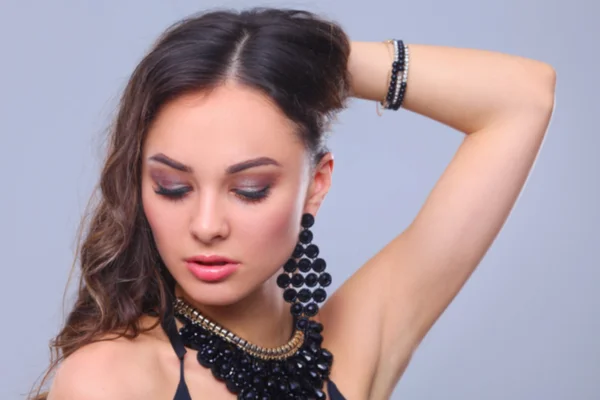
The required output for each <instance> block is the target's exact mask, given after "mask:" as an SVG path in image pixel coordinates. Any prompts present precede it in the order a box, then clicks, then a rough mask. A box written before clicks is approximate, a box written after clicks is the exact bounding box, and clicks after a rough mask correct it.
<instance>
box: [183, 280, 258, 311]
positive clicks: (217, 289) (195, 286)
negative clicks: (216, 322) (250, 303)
mask: <svg viewBox="0 0 600 400" xmlns="http://www.w3.org/2000/svg"><path fill="white" fill-rule="evenodd" d="M180 286H181V288H182V289H183V291H184V292H185V296H186V297H187V298H188V300H191V301H193V302H195V303H198V304H201V305H204V306H214V307H225V306H230V305H232V304H236V303H238V302H240V301H242V300H243V299H244V298H245V297H246V296H247V293H246V292H245V291H244V290H243V289H242V288H240V287H239V285H236V284H235V282H233V280H225V281H222V282H214V283H205V282H201V281H191V282H185V283H184V284H183V285H182V284H180Z"/></svg>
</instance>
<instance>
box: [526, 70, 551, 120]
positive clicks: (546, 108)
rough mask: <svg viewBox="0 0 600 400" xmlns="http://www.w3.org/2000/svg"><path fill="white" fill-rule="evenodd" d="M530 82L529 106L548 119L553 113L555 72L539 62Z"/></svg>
mask: <svg viewBox="0 0 600 400" xmlns="http://www.w3.org/2000/svg"><path fill="white" fill-rule="evenodd" d="M530 82H532V83H533V85H532V88H531V91H530V93H531V96H530V100H531V105H532V107H533V109H534V110H535V111H537V112H539V113H541V114H542V115H544V116H546V117H547V118H549V117H550V116H551V115H552V112H553V111H554V101H555V90H556V71H555V70H554V68H553V67H552V66H551V65H549V64H546V63H542V62H539V63H537V65H536V66H535V68H534V70H533V72H532V76H531V78H530Z"/></svg>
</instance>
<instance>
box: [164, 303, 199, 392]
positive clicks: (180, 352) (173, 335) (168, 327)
mask: <svg viewBox="0 0 600 400" xmlns="http://www.w3.org/2000/svg"><path fill="white" fill-rule="evenodd" d="M161 325H162V327H163V329H164V331H165V333H166V334H167V336H168V337H169V341H170V342H171V346H173V349H174V350H175V354H177V357H178V358H179V384H178V385H177V391H176V392H175V397H174V399H173V400H192V397H191V396H190V392H189V390H188V387H187V385H186V383H185V375H184V372H183V370H184V368H183V360H184V356H185V353H186V352H187V350H186V349H185V346H184V345H183V341H182V340H181V337H180V336H179V332H177V325H176V324H175V316H174V314H173V305H172V302H171V301H170V299H169V300H168V301H167V310H166V313H165V317H164V319H163V320H162V321H161Z"/></svg>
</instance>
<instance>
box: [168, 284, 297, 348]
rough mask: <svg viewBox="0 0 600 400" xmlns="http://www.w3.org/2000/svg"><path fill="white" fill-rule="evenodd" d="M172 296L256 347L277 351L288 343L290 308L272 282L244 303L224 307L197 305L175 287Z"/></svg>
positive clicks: (292, 329) (291, 333)
mask: <svg viewBox="0 0 600 400" xmlns="http://www.w3.org/2000/svg"><path fill="white" fill-rule="evenodd" d="M175 295H176V296H177V297H181V298H182V299H184V300H185V301H186V302H187V303H188V304H189V305H191V306H192V307H194V308H195V309H196V310H198V312H200V314H202V315H203V316H205V317H206V318H208V319H210V320H211V321H213V322H214V323H215V324H218V325H220V326H221V327H223V328H225V329H227V330H229V331H231V332H233V333H235V334H236V335H238V336H239V337H241V338H242V339H244V340H246V341H248V342H250V343H253V344H256V345H258V346H262V347H278V346H281V345H283V344H285V343H287V341H288V340H290V338H291V337H292V335H293V331H294V327H293V318H292V315H291V313H290V307H289V304H288V303H286V302H285V301H284V300H283V298H282V295H281V289H279V288H278V287H277V285H276V284H275V282H271V280H269V281H267V282H265V284H264V285H262V286H261V287H260V288H259V289H258V290H256V291H255V292H253V293H251V294H250V295H249V296H247V297H245V298H244V299H243V300H241V301H239V302H237V303H235V304H230V305H226V306H212V305H205V304H199V303H198V302H195V301H194V300H192V299H191V298H190V296H188V295H187V294H186V293H185V292H184V291H183V290H182V288H181V287H180V286H179V285H177V286H176V287H175Z"/></svg>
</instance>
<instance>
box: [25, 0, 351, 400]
mask: <svg viewBox="0 0 600 400" xmlns="http://www.w3.org/2000/svg"><path fill="white" fill-rule="evenodd" d="M349 52H350V45H349V42H348V39H347V37H346V35H345V34H344V32H343V31H342V29H341V28H340V27H339V26H338V25H337V24H335V23H333V22H331V21H325V20H322V19H320V18H319V17H317V16H315V15H314V14H312V13H309V12H306V11H298V10H278V9H270V8H260V9H258V8H256V9H252V10H247V11H243V12H235V11H212V12H209V13H204V14H201V15H196V16H192V17H190V18H187V19H184V20H182V21H180V22H177V23H176V24H174V25H172V26H170V27H169V28H168V29H167V30H166V31H165V32H164V33H163V34H162V35H161V37H160V38H159V39H158V41H157V42H156V43H155V44H154V46H153V47H152V48H151V49H150V51H149V52H148V54H147V55H146V56H145V57H144V58H143V59H142V61H141V62H140V63H139V65H138V66H137V67H136V69H135V71H134V72H133V74H132V76H131V78H130V80H129V82H128V84H127V86H126V88H125V90H124V93H123V95H122V98H121V101H120V105H119V109H118V113H117V116H116V119H115V122H114V124H113V126H112V128H111V130H110V135H109V143H108V154H107V158H106V160H105V163H104V167H103V169H102V173H101V177H100V183H99V187H98V189H99V190H98V194H99V197H98V201H97V203H96V204H94V205H93V208H92V210H93V211H92V213H91V215H90V219H89V221H85V220H84V221H83V222H82V224H83V225H82V226H85V227H86V228H83V229H82V235H81V238H82V240H81V245H80V246H79V248H78V257H77V258H78V265H79V267H80V281H79V288H78V293H77V299H76V301H75V304H74V305H73V308H72V310H71V311H70V313H69V314H68V317H67V319H66V321H65V325H64V327H63V328H62V330H61V331H60V332H59V333H58V335H57V336H56V337H55V338H54V339H53V340H52V341H51V343H50V348H51V353H52V358H51V363H50V367H49V368H48V370H47V372H46V374H45V375H44V377H43V378H42V380H41V383H40V384H39V385H38V387H37V389H36V390H35V395H33V396H32V397H30V398H32V399H38V400H45V399H46V397H47V393H42V394H40V392H41V390H42V388H43V386H44V384H45V382H46V381H47V380H48V378H49V376H50V375H51V373H52V372H53V370H55V368H56V367H57V365H58V364H59V363H60V362H61V361H62V360H64V359H65V358H66V357H68V356H69V355H71V354H72V353H73V352H75V351H76V350H77V349H79V348H81V347H83V346H85V345H87V344H89V343H92V342H95V341H97V340H101V339H102V338H103V337H105V336H106V334H109V333H110V334H113V333H114V334H116V336H115V337H122V336H125V337H129V338H134V337H136V336H138V335H139V334H140V333H141V332H143V331H144V328H142V326H141V325H140V317H141V316H142V315H143V314H145V313H153V314H154V315H157V316H160V317H163V316H164V313H165V309H166V301H167V299H168V291H170V290H172V286H173V278H172V277H171V276H170V274H169V273H168V271H167V269H166V268H165V266H164V265H163V263H162V260H161V258H160V256H159V254H158V251H157V249H156V246H155V244H154V241H153V238H152V233H151V231H150V226H149V224H148V221H147V220H146V217H145V215H144V212H143V209H142V204H141V193H140V181H141V166H142V161H141V153H142V145H143V143H144V139H145V136H146V132H147V131H148V128H149V127H150V125H151V123H152V122H153V119H154V117H155V115H156V113H157V112H158V110H159V109H160V107H162V106H163V105H164V104H165V103H166V102H168V101H170V100H172V99H174V98H175V97H177V96H180V95H182V94H184V93H189V92H195V91H203V90H210V89H211V88H214V87H216V86H217V85H219V84H221V83H223V82H224V81H226V80H230V79H234V80H236V81H237V82H239V83H241V84H244V85H247V86H250V87H252V88H255V89H257V90H260V91H261V92H263V93H264V94H266V95H268V96H269V97H270V98H271V99H272V100H273V101H274V102H275V104H277V105H278V106H279V107H280V108H281V110H282V111H283V112H284V113H285V114H286V115H287V117H288V118H290V119H291V120H292V121H294V122H295V123H296V125H297V127H298V134H299V135H300V137H301V138H302V140H303V141H304V143H305V144H306V147H307V149H308V150H309V151H310V152H311V154H313V155H314V156H315V159H317V158H318V157H319V156H320V155H322V154H323V153H324V152H326V148H325V147H324V143H323V142H324V139H323V133H324V130H325V127H326V126H327V122H328V120H329V117H331V116H332V115H333V113H334V112H336V111H338V110H340V109H342V108H343V106H344V102H345V99H346V98H347V95H348V93H349V76H348V73H347V62H348V56H349ZM151 328H152V327H151ZM146 329H150V328H146Z"/></svg>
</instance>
